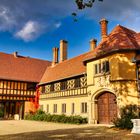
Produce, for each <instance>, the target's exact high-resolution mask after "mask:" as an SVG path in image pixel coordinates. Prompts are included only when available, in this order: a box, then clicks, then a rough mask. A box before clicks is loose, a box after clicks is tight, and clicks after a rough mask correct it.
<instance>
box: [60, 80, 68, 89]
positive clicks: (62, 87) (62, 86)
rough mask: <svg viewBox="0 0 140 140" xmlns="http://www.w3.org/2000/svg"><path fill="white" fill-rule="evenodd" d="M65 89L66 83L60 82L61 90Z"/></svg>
mask: <svg viewBox="0 0 140 140" xmlns="http://www.w3.org/2000/svg"><path fill="white" fill-rule="evenodd" d="M65 89H67V81H62V82H61V90H65Z"/></svg>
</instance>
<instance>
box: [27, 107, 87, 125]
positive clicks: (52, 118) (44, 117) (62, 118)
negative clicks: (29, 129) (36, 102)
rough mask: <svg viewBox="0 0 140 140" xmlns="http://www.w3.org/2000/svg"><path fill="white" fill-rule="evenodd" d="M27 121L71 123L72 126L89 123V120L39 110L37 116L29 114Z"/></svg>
mask: <svg viewBox="0 0 140 140" xmlns="http://www.w3.org/2000/svg"><path fill="white" fill-rule="evenodd" d="M25 120H35V121H47V122H60V123H71V124H85V123H87V122H88V121H87V118H83V117H81V116H66V115H64V114H62V115H56V114H53V115H51V114H46V113H45V112H44V111H42V110H38V111H37V112H36V113H35V114H27V115H26V116H25Z"/></svg>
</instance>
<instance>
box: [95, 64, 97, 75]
mask: <svg viewBox="0 0 140 140" xmlns="http://www.w3.org/2000/svg"><path fill="white" fill-rule="evenodd" d="M95 74H98V65H97V64H95Z"/></svg>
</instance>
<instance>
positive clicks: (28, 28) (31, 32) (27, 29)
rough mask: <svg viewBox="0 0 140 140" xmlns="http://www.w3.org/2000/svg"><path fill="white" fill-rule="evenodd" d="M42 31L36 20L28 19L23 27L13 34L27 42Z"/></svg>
mask: <svg viewBox="0 0 140 140" xmlns="http://www.w3.org/2000/svg"><path fill="white" fill-rule="evenodd" d="M41 32H42V27H41V26H40V25H39V23H38V22H35V21H28V22H27V23H26V24H25V25H24V27H23V28H22V29H21V30H20V31H18V32H17V33H16V34H15V37H17V38H20V39H23V40H24V41H26V42H28V41H31V40H34V39H36V38H37V37H38V36H39V35H40V34H41Z"/></svg>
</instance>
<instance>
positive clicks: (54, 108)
mask: <svg viewBox="0 0 140 140" xmlns="http://www.w3.org/2000/svg"><path fill="white" fill-rule="evenodd" d="M53 113H57V104H54V105H53Z"/></svg>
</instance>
